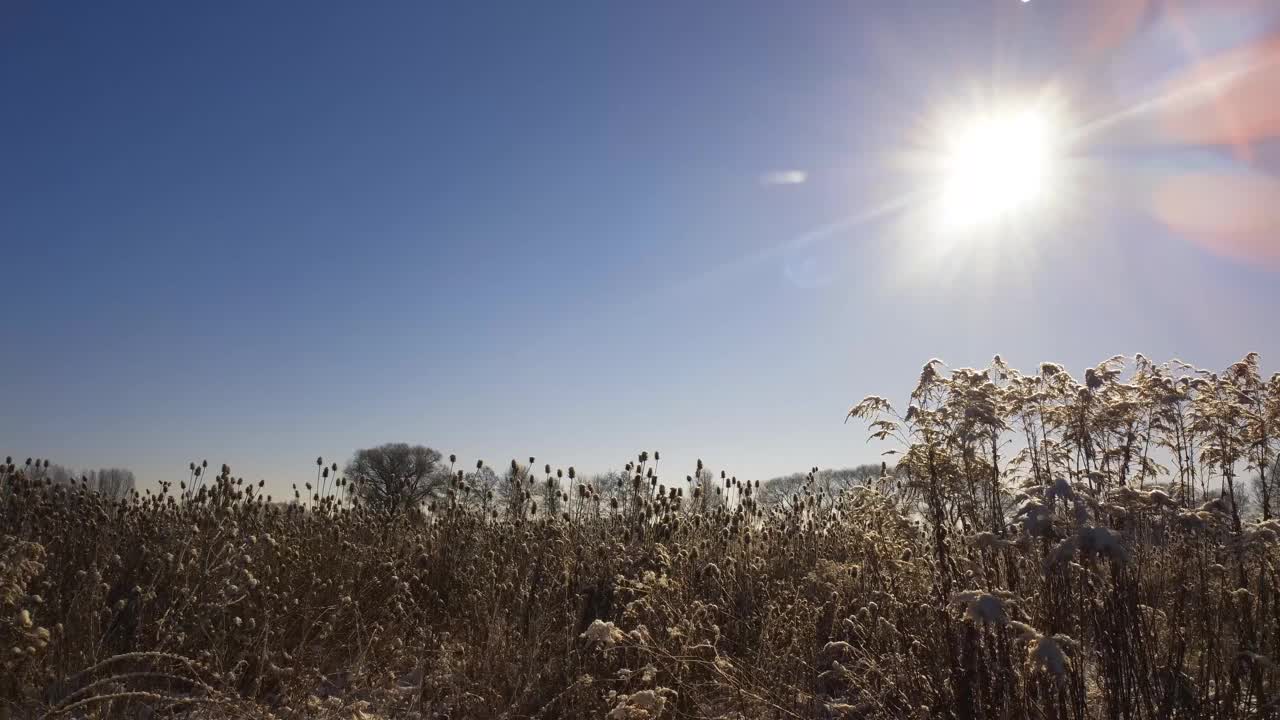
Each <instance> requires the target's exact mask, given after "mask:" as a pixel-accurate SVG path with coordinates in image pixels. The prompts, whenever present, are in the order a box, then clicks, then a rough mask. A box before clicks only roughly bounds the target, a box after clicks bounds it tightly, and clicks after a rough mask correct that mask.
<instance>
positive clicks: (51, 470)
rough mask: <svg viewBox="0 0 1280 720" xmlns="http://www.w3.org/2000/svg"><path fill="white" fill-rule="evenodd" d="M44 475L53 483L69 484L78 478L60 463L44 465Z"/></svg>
mask: <svg viewBox="0 0 1280 720" xmlns="http://www.w3.org/2000/svg"><path fill="white" fill-rule="evenodd" d="M44 477H45V478H47V479H49V480H50V481H51V482H53V484H54V485H70V484H72V483H74V482H77V481H78V480H79V479H80V478H79V477H77V476H76V474H75V473H74V472H72V470H71V469H70V468H68V467H64V466H62V465H46V466H45V467H44Z"/></svg>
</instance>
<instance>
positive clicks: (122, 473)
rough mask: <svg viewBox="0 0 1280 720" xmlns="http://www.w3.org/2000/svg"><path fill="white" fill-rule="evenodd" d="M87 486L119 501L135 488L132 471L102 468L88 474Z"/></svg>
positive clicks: (135, 483) (135, 480) (135, 481)
mask: <svg viewBox="0 0 1280 720" xmlns="http://www.w3.org/2000/svg"><path fill="white" fill-rule="evenodd" d="M88 477H89V486H90V487H92V488H95V489H96V490H97V491H98V492H99V493H101V494H102V495H105V496H106V497H109V498H111V499H113V500H120V499H122V498H124V497H125V496H126V495H128V494H129V491H130V490H133V489H134V488H135V487H136V486H137V479H136V478H135V477H134V475H133V471H132V470H126V469H124V468H102V469H100V470H97V471H91V472H90V473H89V474H88Z"/></svg>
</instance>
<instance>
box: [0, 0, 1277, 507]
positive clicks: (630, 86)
mask: <svg viewBox="0 0 1280 720" xmlns="http://www.w3.org/2000/svg"><path fill="white" fill-rule="evenodd" d="M1119 4H1120V5H1134V6H1137V5H1144V7H1142V8H1141V13H1139V14H1137V15H1135V17H1136V18H1137V19H1136V20H1134V21H1133V22H1132V23H1130V24H1128V25H1125V26H1124V27H1123V28H1122V29H1123V32H1121V33H1119V34H1118V35H1117V34H1115V33H1112V34H1110V35H1108V34H1106V33H1104V32H1100V30H1099V28H1100V27H1101V28H1102V29H1103V30H1107V29H1109V28H1111V27H1112V21H1113V20H1114V18H1108V17H1103V18H1101V19H1099V17H1098V16H1097V14H1096V13H1095V12H1094V11H1096V12H1101V8H1105V7H1116V5H1115V4H1112V5H1107V4H1106V3H1101V2H1083V0H1082V2H1081V3H1075V2H1072V3H1064V2H1061V1H1057V2H1054V1H1051V0H1036V1H1033V2H1031V3H1025V4H1024V3H1019V2H1015V1H1013V0H1009V1H997V0H990V1H986V2H977V1H975V2H959V1H954V2H953V1H950V0H948V1H946V2H941V1H940V2H912V3H901V2H887V3H873V2H801V3H786V4H782V3H777V2H749V1H745V0H744V1H743V2H735V3H732V4H730V3H711V2H708V3H683V2H682V3H677V2H658V3H600V2H580V3H535V4H528V3H526V4H517V3H487V2H475V3H456V4H452V5H446V4H444V3H417V2H404V3H321V2H308V3H286V2H280V3H247V2H245V3H241V2H229V3H217V4H211V5H195V4H181V3H133V2H121V3H47V2H34V1H24V0H18V1H16V2H8V3H4V4H2V5H0V98H3V102H0V263H2V266H3V268H4V269H5V273H4V276H5V285H6V287H5V292H4V295H5V300H4V302H3V303H0V327H2V328H3V329H4V335H5V338H6V342H5V352H4V353H3V354H0V397H3V399H4V406H5V411H4V412H3V413H0V453H4V454H10V453H11V454H14V455H16V456H18V457H25V456H28V455H31V456H45V457H50V458H53V459H54V460H55V461H57V462H62V463H64V464H66V465H69V466H72V467H76V468H80V467H96V466H102V465H121V466H127V467H132V468H134V469H135V470H136V471H137V472H138V473H139V475H140V476H141V478H142V479H143V480H144V481H148V482H154V481H156V480H159V479H161V478H166V477H168V478H175V477H178V476H181V475H182V474H183V473H185V467H186V464H187V462H188V461H189V460H193V459H194V460H198V459H201V458H208V459H209V461H210V462H211V463H219V462H228V463H230V464H231V465H232V467H233V469H234V470H235V472H236V473H237V474H241V475H244V476H246V477H249V478H252V479H258V478H266V479H267V480H268V482H269V483H271V484H272V485H273V487H275V488H276V489H277V492H279V491H280V490H282V489H283V488H285V487H287V485H288V483H289V482H290V481H295V480H300V479H305V478H307V477H308V476H309V475H310V473H311V472H312V470H311V469H310V468H313V467H314V465H313V464H312V463H313V462H314V458H315V457H316V455H323V456H325V458H326V459H332V460H336V461H339V462H342V461H345V460H346V458H347V457H349V456H350V454H351V452H352V451H353V450H354V449H355V448H357V447H364V446H368V445H372V444H377V443H380V442H384V441H409V442H423V443H426V444H429V445H432V446H434V447H437V448H439V449H440V450H442V451H443V452H445V453H446V454H447V453H449V452H456V453H457V454H458V455H459V456H460V457H461V458H464V459H466V461H467V462H468V463H471V462H474V459H475V458H483V459H485V460H487V461H489V462H490V463H492V464H495V465H499V466H501V465H502V464H505V463H506V462H508V461H509V460H510V458H512V457H520V458H525V457H528V456H530V455H533V456H537V458H538V462H539V464H541V463H542V462H550V463H552V464H553V465H557V466H568V465H576V466H577V467H578V468H580V469H585V470H589V471H590V470H603V469H606V468H609V467H616V466H620V465H621V464H623V463H624V462H626V461H627V460H628V459H629V458H630V457H631V456H632V455H633V454H634V453H635V452H638V451H639V450H655V449H656V450H660V451H661V452H662V453H663V458H664V461H663V463H664V466H665V467H666V468H669V469H667V470H666V473H674V474H675V475H676V476H683V475H684V474H686V473H687V472H691V469H692V465H693V462H694V460H695V458H698V457H701V458H703V459H704V460H705V461H706V462H707V463H708V465H710V466H711V467H713V468H716V469H721V468H724V469H727V470H728V471H729V472H731V473H735V474H738V475H739V476H742V477H769V476H771V475H776V474H781V473H785V472H790V471H794V470H801V469H803V468H807V467H810V466H813V465H819V466H822V467H832V466H840V465H846V464H853V463H857V462H863V461H870V460H876V459H878V450H879V449H880V448H876V447H870V446H867V445H866V444H865V443H864V441H863V440H864V432H863V431H862V429H861V428H855V427H852V426H845V425H842V424H841V420H842V418H843V416H844V413H845V411H846V410H847V408H848V407H849V405H850V404H851V403H852V402H854V401H856V400H858V399H860V398H861V397H863V396H864V395H867V394H870V393H876V394H883V395H888V396H891V397H901V396H902V395H904V394H905V393H906V391H907V390H908V389H909V387H910V384H911V383H912V382H913V380H914V378H915V376H916V375H917V374H918V371H919V367H920V366H921V364H923V362H924V361H925V360H927V359H929V358H931V357H940V358H942V359H943V360H945V361H946V362H948V363H949V364H951V365H953V366H963V365H981V364H984V363H985V362H986V361H987V360H988V359H989V358H990V357H991V355H993V354H994V353H1001V354H1002V355H1003V356H1004V357H1005V358H1006V359H1007V360H1009V361H1010V362H1012V363H1013V364H1014V365H1015V366H1022V367H1027V368H1030V367H1032V366H1033V365H1034V364H1036V363H1038V362H1039V361H1041V360H1055V361H1059V362H1063V363H1065V364H1067V365H1068V366H1069V367H1070V368H1071V369H1072V370H1073V371H1074V372H1077V373H1079V372H1082V370H1083V368H1084V367H1086V366H1087V365H1092V364H1094V363H1096V362H1098V361H1100V360H1102V359H1104V358H1106V357H1108V356H1110V355H1112V354H1115V353H1129V354H1131V353H1134V352H1143V353H1145V354H1147V355H1148V356H1152V357H1156V358H1161V359H1167V358H1170V357H1175V356H1177V357H1182V358H1184V359H1186V360H1188V361H1191V362H1194V363H1197V364H1200V365H1205V366H1213V367H1219V366H1224V365H1225V364H1227V363H1229V362H1231V361H1233V360H1235V359H1237V358H1238V357H1240V356H1242V355H1243V354H1245V353H1246V352H1248V351H1251V350H1257V351H1260V352H1262V353H1263V358H1264V366H1265V367H1266V368H1269V369H1275V368H1276V367H1277V366H1276V362H1277V359H1278V358H1280V333H1277V332H1275V330H1274V327H1275V324H1274V323H1275V321H1274V316H1275V311H1276V310H1280V277H1278V275H1280V273H1278V272H1277V266H1276V263H1275V262H1274V259H1275V257H1276V255H1275V254H1274V252H1273V250H1274V248H1275V246H1274V243H1275V242H1276V241H1275V240H1274V238H1275V237H1280V233H1276V232H1274V231H1276V230H1280V227H1277V226H1276V225H1274V224H1272V219H1273V218H1275V217H1276V216H1275V215H1274V214H1267V212H1266V208H1264V207H1260V208H1253V207H1251V206H1250V207H1245V208H1244V211H1245V213H1244V214H1245V215H1248V216H1249V218H1250V219H1251V220H1252V222H1253V224H1252V225H1251V226H1249V227H1245V228H1243V229H1242V228H1239V227H1234V226H1230V225H1229V223H1228V226H1227V227H1223V226H1222V222H1221V221H1220V222H1219V223H1218V224H1217V225H1214V224H1213V223H1212V222H1210V221H1204V220H1203V218H1202V217H1201V216H1200V215H1198V214H1196V213H1195V212H1192V213H1191V215H1190V216H1188V215H1187V209H1186V208H1185V207H1182V206H1183V205H1185V203H1178V202H1177V201H1176V200H1169V199H1168V198H1171V197H1172V198H1181V197H1185V196H1186V194H1185V193H1184V194H1182V195H1177V194H1174V195H1160V194H1159V193H1158V192H1156V191H1157V190H1159V189H1160V188H1164V187H1166V185H1167V181H1168V180H1169V179H1170V178H1175V177H1184V176H1185V175H1186V174H1187V173H1201V174H1203V173H1206V172H1209V173H1226V174H1229V175H1231V176H1233V177H1244V178H1246V180H1247V182H1249V183H1253V184H1252V185H1250V187H1253V188H1257V189H1258V194H1257V196H1256V197H1257V198H1261V200H1260V201H1258V203H1257V204H1259V205H1263V206H1265V205H1268V202H1263V201H1269V200H1270V199H1272V198H1273V196H1272V195H1270V194H1269V193H1272V192H1273V189H1274V188H1273V186H1272V184H1271V183H1272V178H1273V177H1274V174H1275V173H1276V171H1277V169H1280V153H1278V152H1277V150H1276V143H1275V137H1274V134H1267V133H1266V132H1263V131H1259V130H1257V129H1256V128H1257V123H1255V124H1253V125H1249V124H1248V123H1246V125H1245V126H1239V125H1237V126H1233V127H1246V130H1245V131H1242V132H1245V133H1246V134H1248V137H1246V138H1245V140H1247V148H1246V149H1245V150H1242V149H1241V143H1239V142H1236V143H1235V144H1234V145H1230V146H1225V147H1224V146H1223V143H1220V142H1217V139H1216V138H1209V139H1208V140H1207V141H1206V139H1205V138H1196V142H1191V141H1190V140H1188V139H1187V138H1186V137H1185V135H1183V136H1179V135H1177V134H1176V133H1175V134H1174V135H1173V136H1171V137H1167V138H1163V141H1160V142H1156V141H1153V140H1152V137H1155V136H1157V135H1160V131H1161V129H1162V128H1164V129H1167V128H1169V127H1171V126H1174V125H1176V123H1174V124H1172V125H1171V123H1169V122H1167V120H1168V117H1167V116H1168V114H1169V112H1173V111H1175V110H1176V111H1177V112H1179V113H1184V112H1190V111H1194V110H1197V108H1194V107H1193V108H1190V109H1188V108H1186V107H1183V106H1179V107H1177V108H1174V109H1173V110H1170V109H1169V108H1163V109H1158V110H1157V111H1155V112H1152V111H1150V110H1147V111H1142V112H1136V113H1134V112H1130V113H1127V114H1125V113H1122V116H1123V120H1122V121H1114V122H1107V123H1103V124H1102V125H1105V127H1101V126H1099V127H1101V129H1091V131H1090V132H1089V133H1088V134H1087V135H1086V136H1083V137H1082V138H1080V140H1079V141H1078V142H1077V143H1076V144H1075V145H1073V147H1072V149H1071V153H1072V155H1071V168H1072V172H1071V178H1072V182H1071V183H1066V184H1064V185H1063V186H1062V187H1061V188H1058V189H1057V192H1056V195H1058V196H1059V202H1058V205H1059V210H1060V212H1059V213H1058V215H1057V216H1055V218H1056V219H1055V220H1054V221H1053V222H1050V221H1047V220H1046V221H1044V222H1042V223H1038V224H1036V226H1035V227H1024V228H1015V229H1014V230H1012V231H1008V232H1002V234H1001V236H1002V238H1003V239H1002V240H1000V241H993V242H989V243H982V244H975V245H973V246H969V247H966V248H965V249H962V250H960V251H956V250H954V249H953V250H952V251H951V252H948V253H945V254H944V253H942V252H940V251H939V250H938V247H939V246H938V243H937V240H936V238H934V237H933V236H932V233H933V232H934V231H933V229H932V228H931V226H930V225H928V223H926V222H923V221H922V220H921V219H920V216H921V211H920V208H919V207H917V205H918V201H917V200H916V199H914V198H916V196H917V195H918V191H921V190H922V189H923V188H926V187H928V186H929V183H930V182H932V181H931V180H930V179H929V178H927V177H921V176H920V175H919V173H918V172H917V171H915V170H911V169H910V168H911V167H912V164H911V163H910V162H907V161H906V159H909V158H910V157H912V156H914V155H918V154H919V152H920V146H921V145H922V144H923V145H926V146H927V145H928V140H927V133H926V129H927V128H928V127H931V125H930V123H931V118H934V117H935V116H936V115H937V114H938V113H939V112H941V111H942V110H941V109H942V108H945V107H947V106H948V105H954V104H956V103H955V102H954V101H956V100H957V99H961V100H964V101H967V102H969V101H972V100H973V98H974V97H975V96H981V97H987V96H992V95H1006V94H1008V95H1016V94H1022V95H1034V94H1037V93H1039V94H1041V95H1043V94H1044V93H1046V92H1048V90H1052V92H1053V93H1054V96H1055V97H1059V98H1061V99H1062V100H1061V103H1062V104H1063V105H1064V106H1065V107H1067V108H1069V111H1070V116H1071V117H1072V118H1073V123H1075V125H1074V126H1077V127H1084V126H1088V127H1090V128H1094V127H1095V126H1093V125H1089V123H1090V122H1092V121H1096V120H1098V119H1106V118H1112V120H1114V119H1115V118H1116V117H1117V113H1120V111H1123V110H1126V109H1131V108H1133V107H1135V106H1136V105H1138V104H1139V103H1140V102H1141V101H1142V100H1144V99H1145V98H1147V97H1154V96H1158V95H1159V94H1160V93H1161V92H1163V91H1164V90H1165V89H1167V88H1168V87H1169V83H1170V82H1173V81H1176V80H1177V79H1178V77H1179V76H1180V74H1183V73H1186V72H1190V71H1191V70H1193V69H1194V68H1196V67H1198V66H1207V65H1208V64H1209V61H1210V60H1212V58H1214V57H1216V56H1218V55H1220V54H1223V53H1229V52H1231V51H1233V50H1238V49H1240V48H1245V49H1248V48H1251V47H1260V46H1261V45H1260V44H1261V43H1263V42H1264V41H1265V40H1266V38H1267V33H1268V29H1269V28H1270V29H1274V28H1276V27H1277V25H1276V21H1277V16H1278V14H1277V12H1276V11H1275V9H1274V8H1268V7H1267V4H1266V3H1262V2H1249V1H1248V0H1236V1H1235V2H1233V3H1229V4H1224V3H1203V4H1202V6H1196V5H1195V3H1185V4H1187V5H1189V6H1191V8H1190V9H1189V10H1188V11H1187V12H1186V13H1184V14H1183V16H1181V17H1180V18H1178V19H1177V22H1174V20H1173V19H1171V18H1170V17H1169V16H1168V15H1167V13H1165V12H1164V11H1163V10H1162V9H1161V6H1160V4H1159V3H1156V2H1152V3H1150V4H1144V3H1142V0H1125V1H1124V2H1121V3H1119ZM1068 6H1070V7H1068ZM1089 8H1093V10H1090V9H1089ZM1091 13H1094V14H1091ZM1099 37H1103V39H1104V40H1105V41H1106V42H1101V41H1099V40H1098V38H1099ZM1189 37H1190V38H1192V39H1194V42H1189V41H1188V38H1189ZM1253 77H1255V79H1258V78H1260V79H1259V80H1258V82H1261V83H1263V84H1264V86H1265V87H1273V86H1274V85H1273V82H1274V80H1275V77H1274V73H1271V74H1265V72H1264V74H1262V75H1258V74H1257V73H1255V74H1254V76H1253ZM1278 91H1280V88H1278ZM1196 102H1199V101H1196ZM1205 102H1209V101H1205ZM1213 102H1214V103H1216V104H1215V105H1214V106H1213V107H1215V108H1220V107H1221V106H1223V105H1224V104H1228V105H1229V104H1230V102H1231V99H1230V97H1227V98H1226V99H1225V100H1224V99H1223V97H1221V96H1215V98H1214V100H1213ZM1202 104H1203V103H1202ZM1199 109H1201V110H1203V109H1204V108H1199ZM1249 112H1251V110H1250V109H1249V108H1244V109H1242V110H1240V109H1237V112H1236V116H1237V117H1238V116H1240V114H1241V113H1244V114H1245V120H1248V119H1249V116H1248V113H1249ZM1266 120H1267V118H1263V122H1262V127H1263V130H1269V129H1271V128H1272V126H1271V125H1269V124H1267V122H1266ZM922 138H923V140H922ZM1235 139H1236V140H1239V139H1240V138H1239V137H1236V138H1235ZM777 173H791V175H789V176H788V175H782V176H779V175H777ZM781 177H789V178H790V179H793V180H798V179H800V178H801V177H802V178H803V182H790V183H780V182H775V180H777V179H779V178H781ZM1198 187H1202V186H1201V185H1194V184H1193V185H1192V186H1191V188H1192V190H1191V191H1190V192H1191V194H1192V195H1194V194H1195V188H1198ZM904 197H910V198H913V199H912V200H911V201H910V202H907V203H906V204H905V205H904V204H903V203H901V202H898V201H901V200H902V199H903V198H904ZM1152 197H1161V198H1165V200H1164V201H1162V203H1163V204H1160V203H1157V205H1158V206H1157V207H1156V208H1155V209H1154V210H1153V207H1152V201H1151V200H1150V198H1152ZM1251 197H1252V196H1251ZM1274 197H1276V198H1280V195H1277V196H1274ZM1255 199H1256V198H1255ZM1206 204H1207V205H1208V204H1210V203H1208V202H1207V201H1206ZM1170 205H1173V206H1174V207H1170ZM1277 205H1280V203H1277ZM877 208H880V209H883V208H892V209H891V210H887V211H884V212H877ZM1191 210H1192V211H1194V210H1196V208H1191ZM1253 210H1257V212H1256V213H1254V212H1252V211H1253ZM1239 215H1240V213H1233V214H1232V217H1236V216H1239ZM1254 215H1256V217H1254ZM1212 219H1213V218H1212V217H1211V218H1210V220H1212ZM1204 222H1209V227H1208V228H1207V229H1206V227H1204ZM1232 222H1234V221H1232ZM1197 223H1200V224H1197ZM1187 228H1190V229H1191V231H1188V232H1180V231H1179V230H1185V229H1187ZM1249 232H1252V233H1255V234H1259V233H1262V234H1265V237H1266V238H1267V239H1263V240H1257V241H1255V242H1253V244H1252V245H1249V247H1250V248H1251V250H1250V251H1249V252H1246V253H1243V254H1241V253H1240V252H1222V251H1221V246H1220V245H1218V244H1215V243H1217V235H1216V234H1227V235H1231V236H1232V237H1236V238H1238V237H1240V236H1241V233H1249ZM1005 236H1016V237H1005Z"/></svg>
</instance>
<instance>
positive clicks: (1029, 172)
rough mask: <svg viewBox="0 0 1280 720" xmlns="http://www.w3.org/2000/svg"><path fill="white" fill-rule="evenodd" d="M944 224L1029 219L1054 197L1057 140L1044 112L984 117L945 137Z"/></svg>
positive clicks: (959, 226)
mask: <svg viewBox="0 0 1280 720" xmlns="http://www.w3.org/2000/svg"><path fill="white" fill-rule="evenodd" d="M944 143H945V144H944V147H943V158H942V162H943V164H942V175H943V187H942V193H943V196H942V213H943V222H944V224H945V225H946V226H947V227H948V228H949V229H953V230H976V229H981V228H983V227H986V226H988V225H991V224H993V223H1008V222H1011V221H1015V220H1025V219H1028V218H1029V216H1030V215H1031V214H1032V213H1033V212H1034V211H1035V210H1037V209H1039V208H1041V207H1043V205H1044V204H1045V202H1046V200H1047V199H1048V197H1049V195H1050V191H1051V190H1052V188H1051V179H1052V176H1053V171H1054V155H1055V152H1056V147H1055V145H1056V137H1055V127H1054V122H1053V118H1052V117H1051V116H1050V114H1049V113H1048V112H1047V111H1045V110H1044V109H1042V108H1015V109H1005V110H999V111H994V112H984V113H979V114H977V115H975V116H973V117H971V118H968V119H967V120H966V121H963V122H961V123H958V124H957V125H955V126H954V127H952V128H951V129H950V131H949V132H947V133H946V135H945V137H944Z"/></svg>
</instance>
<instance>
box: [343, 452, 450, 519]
mask: <svg viewBox="0 0 1280 720" xmlns="http://www.w3.org/2000/svg"><path fill="white" fill-rule="evenodd" d="M441 457H442V456H441V454H440V452H439V451H438V450H435V449H432V448H429V447H426V446H425V445H409V444H408V443H387V444H386V445H381V446H379V447H376V448H366V449H364V450H357V451H356V454H355V456H354V457H353V458H352V459H351V462H349V463H347V470H346V475H347V478H348V480H350V481H351V482H353V483H354V484H355V491H356V492H357V493H358V495H359V497H360V498H361V499H362V500H363V501H364V502H365V503H367V504H368V505H369V507H372V508H375V509H378V510H383V511H386V512H388V513H393V514H394V513H397V512H400V511H402V510H406V509H409V508H413V507H417V506H418V505H421V504H422V503H423V501H425V500H426V499H427V498H429V497H431V496H433V495H435V494H437V493H438V492H439V491H440V490H441V489H443V488H444V487H445V485H446V484H447V482H448V477H447V473H448V468H447V467H444V466H442V465H441V463H440V460H441Z"/></svg>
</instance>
